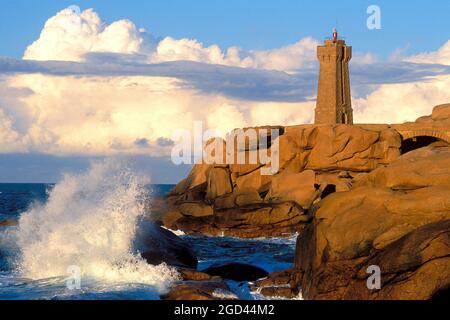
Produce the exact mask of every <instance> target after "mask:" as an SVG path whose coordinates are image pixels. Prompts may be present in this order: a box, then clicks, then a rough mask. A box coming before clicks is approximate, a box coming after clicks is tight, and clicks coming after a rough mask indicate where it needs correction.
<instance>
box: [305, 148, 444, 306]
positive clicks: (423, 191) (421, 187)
mask: <svg viewBox="0 0 450 320" xmlns="http://www.w3.org/2000/svg"><path fill="white" fill-rule="evenodd" d="M449 164H450V148H448V147H440V148H439V147H427V148H423V149H418V150H416V151H413V152H410V153H408V154H405V155H404V156H402V157H401V158H399V159H398V160H397V161H395V162H394V163H392V164H391V165H389V166H387V167H381V168H378V169H376V170H374V171H373V172H371V173H369V174H367V175H365V176H362V177H361V178H360V179H357V181H356V182H355V184H354V186H353V188H352V189H351V190H350V191H348V192H340V193H335V194H332V195H330V196H328V197H327V198H326V199H324V200H322V201H321V202H320V203H319V204H318V206H317V207H316V208H315V213H314V219H313V221H312V223H311V224H309V225H308V226H306V227H305V228H304V230H303V231H302V232H301V233H300V235H299V237H298V240H297V251H296V267H297V269H299V270H300V271H301V272H302V273H303V274H304V276H303V279H302V282H301V286H302V289H303V295H304V296H305V297H306V298H309V299H342V298H345V299H352V298H361V297H363V298H374V299H383V298H390V299H409V298H419V299H428V298H430V297H431V296H432V295H433V294H435V293H436V292H438V291H439V290H443V289H444V288H446V287H447V286H448V285H449V283H448V281H443V279H442V276H441V275H442V274H444V275H447V273H445V272H444V273H442V270H443V269H445V268H447V270H450V261H449V258H448V255H449V254H450V247H449V243H448V232H449V231H450V229H449V224H448V220H449V219H450V165H449ZM414 246H416V247H414ZM413 247H414V248H413ZM396 255H398V257H396V259H393V257H394V256H396ZM374 264H375V265H378V266H379V267H380V268H381V272H382V288H381V290H378V291H376V292H375V291H371V290H369V289H368V288H367V286H365V279H366V278H367V276H368V274H367V273H366V271H367V268H368V267H369V266H371V265H374ZM394 276H395V277H394ZM447 278H448V275H447ZM448 279H449V278H448ZM421 281H423V282H427V281H428V284H426V285H425V284H423V285H421V284H419V283H420V282H421ZM356 287H357V288H358V290H356V289H354V288H356ZM425 287H426V288H425ZM403 289H404V290H403Z"/></svg>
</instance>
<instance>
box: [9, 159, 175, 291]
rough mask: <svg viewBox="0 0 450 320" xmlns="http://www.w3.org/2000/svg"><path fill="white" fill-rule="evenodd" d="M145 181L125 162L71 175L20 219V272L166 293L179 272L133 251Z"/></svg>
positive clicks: (105, 164)
mask: <svg viewBox="0 0 450 320" xmlns="http://www.w3.org/2000/svg"><path fill="white" fill-rule="evenodd" d="M148 182H149V181H148V180H147V181H143V180H142V177H141V176H139V178H138V177H137V176H136V175H134V174H133V173H132V171H131V170H130V169H128V168H127V167H126V166H125V165H124V164H123V163H119V162H115V161H112V160H107V161H104V162H99V163H95V164H93V165H92V166H91V168H90V170H89V171H88V172H86V173H83V174H79V175H66V176H65V177H64V178H63V179H62V181H61V182H60V183H58V184H57V185H56V186H55V187H54V188H53V189H52V190H51V191H50V194H49V199H48V201H47V202H46V203H45V204H42V205H36V206H35V207H33V208H32V209H30V210H29V211H28V212H26V213H24V214H23V215H22V216H21V218H20V223H19V227H18V231H17V241H18V244H19V248H20V251H21V258H20V264H19V268H20V271H21V272H22V273H23V275H24V276H25V277H28V278H31V279H44V278H51V277H59V276H69V274H68V273H67V269H68V267H69V266H78V267H79V268H80V271H81V276H82V277H87V278H95V279H100V280H102V281H111V282H125V283H140V284H147V285H150V286H154V287H155V289H156V290H157V291H159V292H162V291H164V290H165V289H166V288H167V285H169V284H170V282H171V281H173V280H175V279H176V277H177V273H176V272H175V271H174V270H173V269H171V268H169V267H168V266H166V265H165V264H162V265H159V266H152V265H149V264H147V263H146V262H145V261H144V260H143V259H142V258H141V257H140V256H139V255H137V254H134V253H133V250H132V248H131V246H132V242H133V239H134V236H135V231H136V225H137V222H138V220H139V219H140V218H141V217H142V215H143V203H142V199H143V196H144V193H143V192H144V191H143V190H144V188H143V187H142V186H143V185H144V184H145V183H148Z"/></svg>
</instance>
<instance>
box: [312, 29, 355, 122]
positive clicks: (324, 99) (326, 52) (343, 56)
mask: <svg viewBox="0 0 450 320" xmlns="http://www.w3.org/2000/svg"><path fill="white" fill-rule="evenodd" d="M317 57H318V59H319V61H320V75H319V87H318V92H317V105H316V111H315V124H353V109H352V101H351V94H350V76H349V69H348V63H349V61H350V59H351V58H352V47H348V46H347V45H346V44H345V41H344V40H340V39H338V34H337V31H336V29H335V30H334V32H333V40H325V43H324V45H323V46H318V47H317Z"/></svg>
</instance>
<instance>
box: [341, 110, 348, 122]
mask: <svg viewBox="0 0 450 320" xmlns="http://www.w3.org/2000/svg"><path fill="white" fill-rule="evenodd" d="M341 121H342V123H343V124H347V116H346V114H345V113H342V119H341Z"/></svg>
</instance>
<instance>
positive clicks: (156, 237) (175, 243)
mask: <svg viewBox="0 0 450 320" xmlns="http://www.w3.org/2000/svg"><path fill="white" fill-rule="evenodd" d="M133 249H134V250H135V251H136V252H138V253H140V254H141V256H142V257H143V258H144V259H145V260H146V261H147V262H148V263H149V264H153V265H158V264H161V263H166V264H168V265H170V266H176V267H185V268H193V269H196V268H197V265H198V260H197V257H196V255H195V253H194V252H193V251H192V249H191V247H190V246H189V245H188V244H187V243H186V242H184V241H183V240H182V239H181V238H179V237H178V236H176V235H175V234H174V233H173V232H171V231H169V230H166V229H164V228H161V227H160V226H158V225H156V224H154V223H151V222H148V221H141V222H140V223H139V226H138V229H137V232H136V237H135V240H134V243H133Z"/></svg>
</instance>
